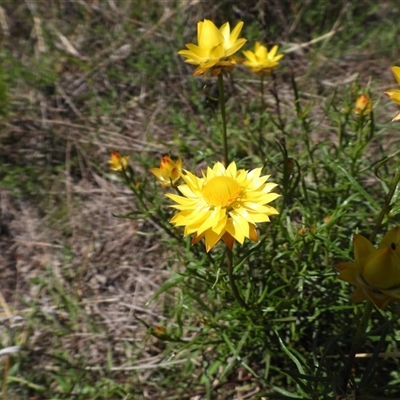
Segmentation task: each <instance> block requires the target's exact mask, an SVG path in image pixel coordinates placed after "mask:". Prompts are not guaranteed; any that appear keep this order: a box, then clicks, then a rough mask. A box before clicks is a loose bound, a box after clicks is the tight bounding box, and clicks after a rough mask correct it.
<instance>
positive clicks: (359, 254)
mask: <svg viewBox="0 0 400 400" xmlns="http://www.w3.org/2000/svg"><path fill="white" fill-rule="evenodd" d="M353 244H354V259H355V261H356V263H360V262H361V261H362V260H363V259H364V258H366V257H367V256H369V255H370V254H371V253H373V252H374V251H376V249H375V247H374V245H373V244H372V243H371V242H370V241H369V240H368V239H367V238H365V237H364V236H361V235H357V234H354V236H353Z"/></svg>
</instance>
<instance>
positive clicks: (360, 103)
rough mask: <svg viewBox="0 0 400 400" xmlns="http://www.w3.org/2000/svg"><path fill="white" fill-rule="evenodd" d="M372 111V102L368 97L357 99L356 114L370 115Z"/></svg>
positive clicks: (363, 96)
mask: <svg viewBox="0 0 400 400" xmlns="http://www.w3.org/2000/svg"><path fill="white" fill-rule="evenodd" d="M371 111H372V100H371V99H370V98H369V97H368V96H367V95H366V94H364V93H363V94H362V95H360V96H358V97H357V100H356V105H355V107H354V112H355V113H356V114H358V115H368V114H371Z"/></svg>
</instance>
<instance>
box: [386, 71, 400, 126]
mask: <svg viewBox="0 0 400 400" xmlns="http://www.w3.org/2000/svg"><path fill="white" fill-rule="evenodd" d="M392 72H393V75H394V77H395V78H396V81H397V83H398V84H399V85H400V67H392ZM385 94H387V95H388V96H389V97H390V100H393V101H394V102H395V103H397V104H399V105H400V90H399V89H390V90H387V91H386V92H385ZM392 121H400V111H399V112H398V113H397V114H396V115H395V116H394V117H393V119H392Z"/></svg>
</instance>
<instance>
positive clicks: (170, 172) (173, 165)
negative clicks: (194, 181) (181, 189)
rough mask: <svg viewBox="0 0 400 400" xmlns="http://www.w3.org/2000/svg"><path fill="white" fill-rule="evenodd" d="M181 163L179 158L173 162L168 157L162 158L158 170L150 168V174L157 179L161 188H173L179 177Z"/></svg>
mask: <svg viewBox="0 0 400 400" xmlns="http://www.w3.org/2000/svg"><path fill="white" fill-rule="evenodd" d="M182 163H183V160H182V159H181V158H178V160H176V162H173V161H172V160H171V158H170V157H169V156H164V157H163V158H162V160H161V163H160V168H151V169H150V172H151V173H152V174H154V175H155V176H156V177H157V179H158V181H159V182H160V184H161V186H163V187H169V186H173V185H175V183H176V182H177V181H178V180H179V179H180V177H181V172H182Z"/></svg>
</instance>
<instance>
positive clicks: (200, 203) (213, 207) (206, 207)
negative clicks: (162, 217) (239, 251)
mask: <svg viewBox="0 0 400 400" xmlns="http://www.w3.org/2000/svg"><path fill="white" fill-rule="evenodd" d="M260 174H261V168H256V169H253V170H252V171H250V172H249V171H246V170H244V169H239V170H238V169H237V168H236V164H235V163H234V162H232V163H231V164H230V165H229V166H228V168H225V167H224V166H223V165H222V164H221V163H220V162H217V163H216V164H215V165H214V167H213V168H212V169H211V168H210V167H208V168H207V173H206V174H205V175H204V174H203V177H201V178H198V177H197V176H195V175H193V174H192V173H190V172H189V171H186V174H184V175H182V179H183V180H184V181H185V183H186V184H185V185H180V186H178V189H179V191H180V192H181V193H182V195H183V196H178V195H176V194H170V193H168V194H166V196H167V197H169V198H170V199H171V200H173V201H174V202H175V203H177V204H175V205H172V206H171V207H173V208H175V209H177V210H179V212H178V213H177V214H176V215H175V216H174V217H173V218H172V219H171V223H173V224H174V225H175V226H184V227H185V233H184V235H185V236H187V235H191V234H193V235H194V236H193V240H192V244H195V243H197V242H199V241H200V240H201V239H203V238H204V239H205V241H206V250H207V252H209V251H210V250H211V249H212V248H213V247H214V246H215V244H216V243H218V241H219V240H221V239H223V240H224V241H225V243H226V245H227V246H228V247H229V248H230V249H232V247H233V243H234V241H235V240H237V241H238V242H239V243H241V244H243V242H244V240H245V238H248V239H251V240H254V241H258V233H257V230H256V224H257V223H259V222H268V221H269V216H271V215H275V214H278V211H277V210H276V209H275V208H273V207H271V206H269V205H268V203H270V202H271V201H273V200H275V199H276V198H277V197H278V196H279V195H278V194H277V193H271V190H272V189H274V188H275V187H276V186H277V185H276V183H272V182H266V181H267V179H268V178H269V175H265V176H260Z"/></svg>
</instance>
